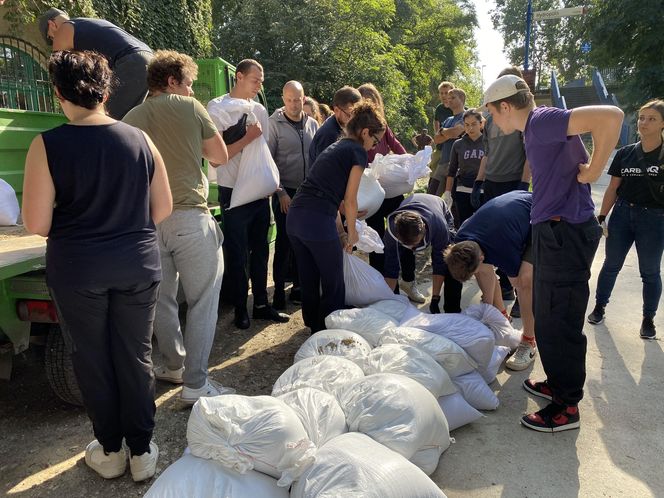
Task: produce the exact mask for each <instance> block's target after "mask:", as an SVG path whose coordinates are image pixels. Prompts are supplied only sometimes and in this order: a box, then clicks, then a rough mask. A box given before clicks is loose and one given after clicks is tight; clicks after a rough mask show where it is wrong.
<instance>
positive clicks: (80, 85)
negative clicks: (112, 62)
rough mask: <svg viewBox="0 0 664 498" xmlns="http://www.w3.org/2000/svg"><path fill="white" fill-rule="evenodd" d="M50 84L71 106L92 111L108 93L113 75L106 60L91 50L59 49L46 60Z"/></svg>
mask: <svg viewBox="0 0 664 498" xmlns="http://www.w3.org/2000/svg"><path fill="white" fill-rule="evenodd" d="M48 74H49V77H50V79H51V83H53V86H55V88H56V89H57V91H58V93H59V94H60V96H61V97H62V98H63V99H64V100H67V101H69V102H71V103H72V104H74V105H77V106H80V107H85V108H86V109H94V108H95V107H97V106H98V105H99V104H101V103H103V102H104V99H105V98H106V97H107V96H108V94H109V93H110V92H111V86H112V84H113V72H112V71H111V69H110V68H109V67H108V61H107V60H106V58H105V57H104V56H103V55H101V54H98V53H97V52H93V51H88V50H85V51H80V50H60V51H57V52H53V54H51V57H50V58H49V60H48Z"/></svg>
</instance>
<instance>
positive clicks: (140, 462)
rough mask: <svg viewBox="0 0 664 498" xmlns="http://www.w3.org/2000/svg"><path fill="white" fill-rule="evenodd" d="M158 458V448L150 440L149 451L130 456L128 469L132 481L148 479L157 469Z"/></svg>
mask: <svg viewBox="0 0 664 498" xmlns="http://www.w3.org/2000/svg"><path fill="white" fill-rule="evenodd" d="M158 458H159V448H158V447H157V445H156V444H155V443H154V442H153V441H150V451H149V452H145V453H143V454H142V455H138V456H132V457H131V458H130V459H129V469H130V470H131V478H132V479H133V480H134V482H139V481H145V480H146V479H150V478H151V477H152V476H153V475H154V473H155V472H156V470H157V459H158Z"/></svg>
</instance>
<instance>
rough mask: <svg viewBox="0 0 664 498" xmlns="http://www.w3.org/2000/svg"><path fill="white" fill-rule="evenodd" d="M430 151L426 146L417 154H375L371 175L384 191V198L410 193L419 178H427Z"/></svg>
mask: <svg viewBox="0 0 664 498" xmlns="http://www.w3.org/2000/svg"><path fill="white" fill-rule="evenodd" d="M431 154H432V149H431V147H430V146H428V145H427V146H426V147H425V148H424V149H423V150H421V151H419V152H418V153H417V154H415V155H413V154H388V155H386V156H384V155H382V154H376V157H375V158H374V160H373V162H372V163H371V165H370V166H371V169H370V172H371V174H372V175H373V176H374V177H376V179H377V180H378V182H379V183H380V185H381V187H383V189H384V190H385V198H386V199H390V198H392V197H396V196H398V195H403V194H407V193H409V192H412V190H413V187H414V186H415V182H416V181H417V180H418V179H419V178H424V177H426V176H429V173H430V170H429V161H430V160H431Z"/></svg>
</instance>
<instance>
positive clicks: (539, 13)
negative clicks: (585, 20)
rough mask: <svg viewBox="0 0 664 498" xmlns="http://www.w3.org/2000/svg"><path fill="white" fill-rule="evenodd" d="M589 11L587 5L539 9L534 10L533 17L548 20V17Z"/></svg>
mask: <svg viewBox="0 0 664 498" xmlns="http://www.w3.org/2000/svg"><path fill="white" fill-rule="evenodd" d="M587 13H588V8H587V7H568V8H566V9H556V10H539V11H537V12H533V19H535V20H536V21H546V20H547V19H560V18H561V17H569V16H583V15H585V14H587Z"/></svg>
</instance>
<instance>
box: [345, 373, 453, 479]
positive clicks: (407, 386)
mask: <svg viewBox="0 0 664 498" xmlns="http://www.w3.org/2000/svg"><path fill="white" fill-rule="evenodd" d="M337 398H338V399H339V404H340V405H341V408H342V409H343V411H344V413H345V414H346V423H347V424H348V430H349V431H350V432H361V433H363V434H366V435H367V436H370V437H371V438H373V439H375V440H376V441H378V442H379V443H381V444H384V445H385V446H387V447H388V448H390V449H391V450H393V451H396V452H397V453H399V454H400V455H403V456H404V457H406V458H408V459H410V458H411V457H412V456H413V455H414V454H415V453H417V452H418V451H420V450H427V449H433V450H435V451H433V452H428V455H429V456H430V459H429V461H428V462H422V461H421V460H420V461H419V463H420V465H421V466H420V468H422V469H423V470H424V469H425V468H426V469H431V468H432V467H433V469H435V468H436V466H437V465H438V459H439V457H440V455H441V453H442V452H443V451H445V450H446V449H447V448H448V447H449V445H450V432H449V428H448V426H447V420H445V416H444V415H443V412H442V411H441V410H440V407H439V406H438V402H437V401H436V398H434V397H433V395H432V394H431V393H430V392H429V391H428V390H427V389H426V388H425V387H423V386H422V385H421V384H419V383H418V382H416V381H414V380H413V379H409V378H408V377H404V376H403V375H395V374H374V375H369V376H367V377H364V378H363V379H360V380H357V381H354V382H349V383H347V384H345V385H344V386H342V387H341V388H340V389H339V391H338V393H337ZM421 456H422V455H419V457H421Z"/></svg>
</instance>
